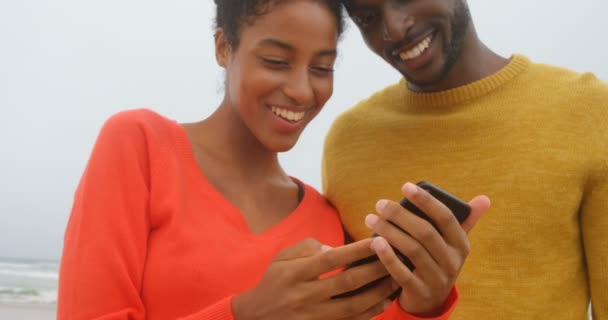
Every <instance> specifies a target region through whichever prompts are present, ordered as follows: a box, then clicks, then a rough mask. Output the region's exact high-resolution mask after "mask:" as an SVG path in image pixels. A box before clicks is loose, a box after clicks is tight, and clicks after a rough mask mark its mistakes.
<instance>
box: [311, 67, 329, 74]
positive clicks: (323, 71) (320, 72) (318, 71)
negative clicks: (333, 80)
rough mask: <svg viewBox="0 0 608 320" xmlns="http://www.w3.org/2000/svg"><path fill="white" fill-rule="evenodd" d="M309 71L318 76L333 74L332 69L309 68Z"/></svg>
mask: <svg viewBox="0 0 608 320" xmlns="http://www.w3.org/2000/svg"><path fill="white" fill-rule="evenodd" d="M311 70H312V71H313V72H315V73H317V74H320V75H330V74H333V73H334V68H332V67H321V66H318V67H311Z"/></svg>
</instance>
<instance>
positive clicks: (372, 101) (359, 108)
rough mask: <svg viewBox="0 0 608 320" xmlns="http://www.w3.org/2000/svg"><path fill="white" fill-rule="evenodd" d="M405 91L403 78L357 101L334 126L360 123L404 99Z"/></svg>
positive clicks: (340, 116) (335, 121) (337, 118)
mask: <svg viewBox="0 0 608 320" xmlns="http://www.w3.org/2000/svg"><path fill="white" fill-rule="evenodd" d="M404 92H405V80H404V79H401V80H399V81H398V82H395V83H393V84H390V85H388V86H386V87H384V88H382V89H380V90H378V91H376V92H374V93H372V94H371V95H369V96H368V97H366V98H363V99H362V100H360V101H359V102H357V103H356V104H355V105H354V106H351V107H350V108H348V109H347V110H346V111H344V112H342V113H341V114H339V115H338V117H336V119H335V120H334V123H333V126H334V127H335V126H338V127H340V126H341V125H342V124H346V123H348V124H351V125H352V124H354V123H359V122H361V120H366V119H368V118H369V116H370V114H378V113H379V112H382V110H383V109H385V108H386V107H388V106H390V105H392V104H394V103H397V102H398V101H402V99H401V98H402V97H403V95H404ZM400 97H401V98H400Z"/></svg>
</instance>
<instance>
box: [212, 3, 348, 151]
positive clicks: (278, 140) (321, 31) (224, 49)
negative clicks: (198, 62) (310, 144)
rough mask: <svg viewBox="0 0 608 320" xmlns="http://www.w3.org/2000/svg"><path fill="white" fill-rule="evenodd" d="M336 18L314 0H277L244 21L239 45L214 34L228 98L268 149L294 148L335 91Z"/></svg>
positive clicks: (244, 121) (283, 149)
mask: <svg viewBox="0 0 608 320" xmlns="http://www.w3.org/2000/svg"><path fill="white" fill-rule="evenodd" d="M336 23H337V21H336V18H335V17H334V15H333V14H332V13H331V11H329V9H328V8H327V7H325V6H324V5H323V4H322V3H320V2H318V1H313V0H298V1H277V2H275V4H272V7H271V8H270V10H269V12H268V13H266V14H265V15H262V16H260V17H256V18H255V20H254V21H253V22H252V23H250V24H247V23H246V24H244V25H243V27H242V29H241V33H240V41H239V44H238V47H237V48H236V49H231V48H230V47H229V46H228V45H227V44H226V43H225V37H224V35H223V34H222V31H221V30H220V31H219V33H218V35H217V37H216V48H217V57H218V62H219V64H220V65H221V66H223V67H224V68H225V69H226V92H225V97H224V103H227V104H229V107H232V108H234V109H233V110H235V111H236V113H237V114H238V116H239V117H240V120H241V121H242V122H243V124H244V125H245V127H246V128H247V129H248V130H249V131H250V132H251V133H252V134H253V136H255V138H257V140H258V141H260V143H261V144H262V145H263V146H265V147H266V148H267V149H268V150H272V151H276V152H280V151H286V150H289V149H291V148H292V147H293V146H294V145H295V143H296V142H297V140H298V137H299V136H300V134H301V133H302V130H304V128H305V127H306V125H307V124H308V123H309V122H310V121H311V120H312V119H313V118H314V117H315V116H316V115H317V114H318V113H319V111H320V110H321V108H322V107H323V105H324V104H325V102H327V100H328V99H329V97H330V96H331V94H332V92H333V65H334V61H335V59H336V46H337V38H338V34H337V25H336Z"/></svg>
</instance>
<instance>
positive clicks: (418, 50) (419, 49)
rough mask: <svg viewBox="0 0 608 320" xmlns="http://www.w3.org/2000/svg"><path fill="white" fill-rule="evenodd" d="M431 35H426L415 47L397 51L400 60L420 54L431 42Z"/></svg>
mask: <svg viewBox="0 0 608 320" xmlns="http://www.w3.org/2000/svg"><path fill="white" fill-rule="evenodd" d="M431 39H432V35H430V36H428V37H426V38H425V39H424V40H422V41H420V43H418V44H417V45H416V46H415V47H413V48H411V49H409V50H407V51H401V52H400V53H399V57H400V58H401V60H411V59H414V58H417V57H418V56H420V55H421V54H422V53H423V52H424V51H425V50H426V49H427V48H428V47H429V45H430V44H431Z"/></svg>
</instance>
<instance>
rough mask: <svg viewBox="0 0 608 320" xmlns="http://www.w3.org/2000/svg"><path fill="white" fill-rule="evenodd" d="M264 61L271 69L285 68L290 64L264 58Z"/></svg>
mask: <svg viewBox="0 0 608 320" xmlns="http://www.w3.org/2000/svg"><path fill="white" fill-rule="evenodd" d="M262 61H263V62H264V64H265V65H267V66H269V67H271V68H285V67H288V66H289V63H287V61H285V60H279V59H269V58H262Z"/></svg>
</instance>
